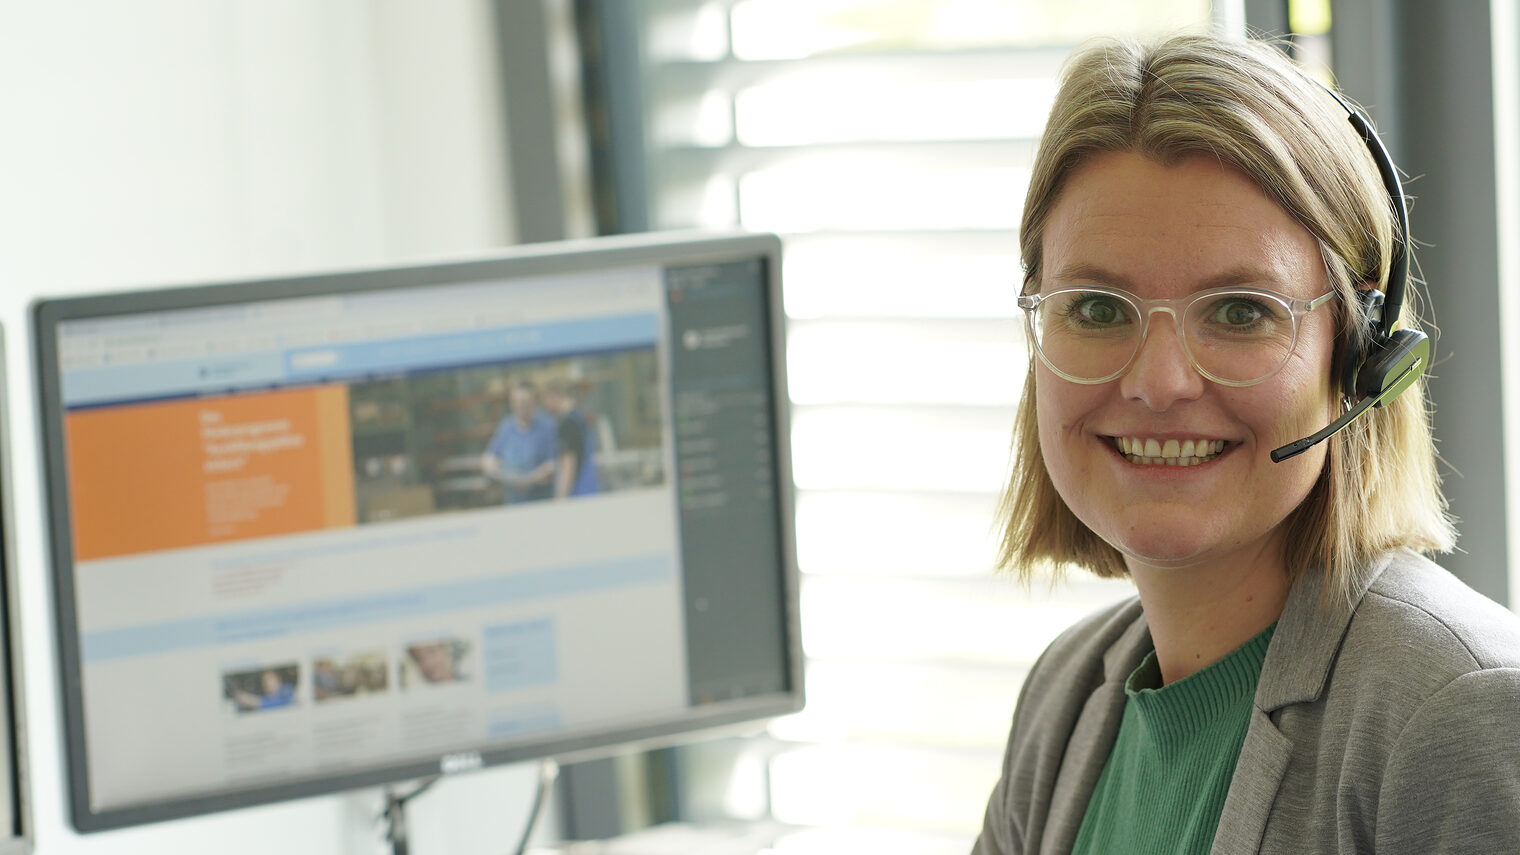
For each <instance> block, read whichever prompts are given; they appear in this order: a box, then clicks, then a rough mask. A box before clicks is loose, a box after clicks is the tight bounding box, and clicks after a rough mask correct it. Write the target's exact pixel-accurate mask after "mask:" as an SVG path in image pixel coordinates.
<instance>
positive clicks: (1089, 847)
mask: <svg viewBox="0 0 1520 855" xmlns="http://www.w3.org/2000/svg"><path fill="white" fill-rule="evenodd" d="M1275 627H1276V624H1273V625H1272V626H1269V627H1267V628H1266V629H1265V630H1264V631H1263V632H1262V633H1261V634H1260V635H1258V636H1256V637H1255V638H1253V639H1251V640H1250V641H1247V642H1246V643H1245V644H1243V645H1241V646H1240V647H1239V648H1237V649H1236V650H1235V651H1234V652H1232V653H1230V654H1229V655H1228V656H1226V657H1224V658H1223V659H1221V660H1219V661H1218V662H1215V663H1214V664H1213V665H1210V666H1209V667H1207V668H1205V669H1203V670H1202V671H1199V672H1197V673H1196V674H1193V675H1191V676H1189V677H1186V678H1183V679H1181V680H1178V681H1177V682H1175V683H1172V684H1171V685H1169V686H1162V685H1161V668H1160V666H1159V665H1158V664H1157V662H1156V652H1155V651H1154V650H1153V651H1151V653H1150V655H1149V656H1147V657H1145V661H1143V662H1141V663H1140V667H1138V668H1136V669H1135V671H1134V673H1132V674H1130V676H1129V680H1128V681H1127V682H1126V683H1125V686H1124V691H1125V694H1127V695H1128V696H1129V699H1128V700H1127V701H1126V702H1125V704H1124V720H1123V722H1122V723H1121V724H1120V725H1119V736H1118V739H1116V740H1115V741H1114V748H1113V751H1112V752H1110V753H1109V755H1108V763H1106V764H1105V765H1104V767H1103V774H1102V775H1101V776H1100V777H1099V778H1098V785H1097V787H1096V788H1094V790H1093V794H1092V799H1091V800H1090V801H1088V803H1087V814H1086V815H1085V816H1084V817H1083V818H1082V830H1081V831H1080V832H1079V833H1078V834H1077V842H1076V845H1075V846H1074V847H1072V855H1100V853H1102V855H1109V853H1115V852H1123V853H1126V855H1163V853H1164V855H1193V853H1199V855H1205V853H1207V852H1208V851H1209V847H1210V846H1211V845H1212V844H1213V842H1214V831H1215V830H1216V829H1217V828H1218V827H1219V814H1220V813H1221V812H1222V811H1223V810H1224V797H1225V794H1226V793H1227V792H1229V789H1230V777H1231V776H1232V775H1233V774H1234V773H1235V761H1236V760H1237V759H1239V757H1240V745H1241V743H1242V742H1244V741H1245V738H1246V725H1247V724H1249V723H1250V720H1251V700H1252V698H1253V697H1254V696H1255V694H1256V683H1257V680H1258V679H1260V677H1261V663H1262V660H1263V659H1264V658H1266V655H1267V644H1268V643H1269V642H1270V641H1271V640H1272V630H1273V629H1274V628H1275Z"/></svg>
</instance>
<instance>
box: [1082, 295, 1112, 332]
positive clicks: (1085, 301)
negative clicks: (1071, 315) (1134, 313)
mask: <svg viewBox="0 0 1520 855" xmlns="http://www.w3.org/2000/svg"><path fill="white" fill-rule="evenodd" d="M1072 310H1073V311H1074V312H1075V313H1076V314H1077V315H1079V316H1080V317H1081V318H1082V319H1083V320H1085V321H1088V322H1091V323H1094V324H1102V325H1105V326H1107V325H1109V324H1116V323H1119V322H1120V321H1123V320H1124V308H1123V306H1122V305H1121V304H1120V303H1119V301H1118V300H1117V299H1116V298H1114V297H1109V296H1106V295H1103V294H1089V295H1088V296H1086V297H1082V298H1080V299H1078V300H1077V302H1076V303H1075V304H1073V306H1072Z"/></svg>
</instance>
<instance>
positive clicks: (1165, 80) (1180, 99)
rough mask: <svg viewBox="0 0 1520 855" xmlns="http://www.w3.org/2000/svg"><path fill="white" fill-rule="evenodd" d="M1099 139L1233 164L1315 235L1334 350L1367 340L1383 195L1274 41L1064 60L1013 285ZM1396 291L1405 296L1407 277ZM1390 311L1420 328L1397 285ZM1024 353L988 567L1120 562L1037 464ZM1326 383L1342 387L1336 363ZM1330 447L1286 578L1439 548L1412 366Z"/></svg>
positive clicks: (1037, 253)
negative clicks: (1384, 400)
mask: <svg viewBox="0 0 1520 855" xmlns="http://www.w3.org/2000/svg"><path fill="white" fill-rule="evenodd" d="M1104 152H1132V153H1136V154H1141V155H1144V156H1146V157H1149V158H1152V159H1154V160H1155V161H1157V162H1159V163H1163V164H1168V165H1170V164H1175V163H1178V162H1180V161H1182V160H1184V159H1186V158H1189V157H1193V156H1197V155H1202V156H1206V157H1209V158H1211V159H1214V160H1216V161H1218V162H1219V163H1222V164H1224V165H1226V166H1229V167H1231V168H1233V169H1235V170H1237V171H1239V172H1240V173H1242V174H1243V175H1245V176H1246V177H1247V178H1249V179H1250V180H1251V181H1252V182H1253V183H1255V184H1256V185H1257V186H1258V187H1260V188H1261V189H1262V191H1264V192H1265V193H1266V194H1267V195H1268V196H1269V197H1271V198H1272V199H1273V200H1275V201H1276V202H1277V204H1279V205H1281V206H1282V208H1283V210H1285V211H1286V212H1287V213H1288V214H1289V215H1290V216H1292V217H1293V218H1294V219H1295V220H1297V221H1298V222H1299V223H1300V224H1302V225H1303V227H1304V228H1306V229H1308V231H1309V232H1310V234H1312V235H1313V236H1314V237H1315V239H1316V240H1317V241H1318V242H1319V246H1320V253H1321V255H1322V256H1323V258H1324V262H1325V266H1326V269H1327V271H1328V272H1329V279H1330V282H1331V284H1332V286H1333V287H1334V288H1335V290H1336V291H1337V292H1338V294H1339V296H1338V298H1337V299H1336V301H1335V305H1336V306H1337V310H1336V314H1337V333H1336V345H1335V359H1334V360H1333V362H1334V364H1335V365H1337V366H1338V365H1339V364H1340V362H1341V359H1342V354H1343V353H1344V352H1345V351H1346V349H1347V346H1348V344H1350V343H1352V342H1355V341H1361V342H1365V340H1366V337H1367V324H1366V322H1365V317H1364V313H1363V310H1362V309H1361V306H1360V303H1359V302H1358V301H1357V300H1356V299H1354V298H1353V292H1354V289H1355V288H1357V287H1359V286H1360V287H1366V285H1367V284H1368V283H1371V284H1373V285H1375V286H1376V287H1378V288H1380V289H1381V290H1383V291H1385V292H1386V291H1387V287H1386V282H1385V280H1386V278H1387V276H1388V272H1389V263H1390V259H1391V258H1392V253H1393V247H1394V241H1396V240H1398V239H1400V236H1399V235H1397V234H1396V231H1397V225H1396V222H1395V220H1394V216H1393V210H1392V207H1391V205H1390V201H1389V198H1388V193H1387V191H1386V190H1385V189H1384V187H1383V184H1382V180H1381V178H1380V177H1379V175H1378V172H1377V167H1376V165H1375V163H1374V162H1373V160H1372V157H1371V155H1370V154H1369V153H1368V150H1367V147H1366V144H1365V143H1364V142H1363V141H1362V139H1361V138H1360V137H1359V136H1358V135H1357V133H1356V132H1355V130H1354V129H1353V128H1352V127H1351V125H1350V123H1349V122H1348V121H1347V114H1346V110H1345V108H1343V107H1342V106H1341V105H1340V104H1338V103H1336V101H1335V99H1334V98H1332V97H1331V95H1330V93H1329V92H1328V91H1326V90H1325V88H1324V87H1323V86H1321V85H1320V84H1319V83H1317V82H1315V81H1314V80H1313V79H1312V78H1311V77H1309V76H1308V74H1307V73H1306V72H1304V71H1303V70H1302V69H1301V68H1299V67H1298V66H1297V65H1296V64H1295V63H1294V62H1293V61H1292V60H1290V59H1288V58H1287V57H1286V56H1285V55H1284V54H1282V53H1281V52H1280V51H1279V50H1278V49H1277V48H1275V47H1273V46H1272V45H1268V44H1264V43H1260V42H1252V41H1246V40H1226V39H1223V38H1219V37H1215V36H1207V35H1184V36H1176V37H1173V38H1170V39H1167V40H1165V41H1162V42H1159V43H1156V44H1154V45H1139V44H1135V43H1131V42H1118V41H1105V42H1102V43H1098V44H1095V45H1093V46H1090V47H1088V48H1086V49H1084V50H1082V51H1080V52H1079V53H1078V54H1077V55H1075V56H1074V57H1073V58H1072V59H1071V60H1069V61H1068V63H1067V65H1066V67H1065V69H1064V71H1063V74H1062V80H1061V86H1060V89H1059V92H1058V94H1057V96H1056V101H1055V107H1054V108H1053V109H1052V111H1051V114H1050V120H1049V122H1048V123H1047V124H1046V128H1045V134H1044V136H1043V138H1042V139H1041V140H1040V146H1039V151H1038V152H1037V154H1036V155H1035V161H1034V170H1033V175H1032V177H1031V180H1030V184H1029V193H1028V197H1027V199H1026V201H1025V205H1024V217H1023V223H1022V226H1021V230H1020V234H1019V242H1020V248H1021V252H1022V261H1023V265H1024V286H1023V288H1024V291H1025V293H1029V292H1033V291H1037V290H1039V287H1040V278H1041V275H1042V273H1043V270H1042V267H1041V262H1042V241H1043V238H1044V232H1045V224H1046V221H1047V219H1048V218H1049V216H1050V212H1051V209H1052V208H1053V207H1054V205H1055V203H1056V201H1057V199H1058V198H1059V197H1060V194H1061V190H1062V187H1063V185H1064V183H1065V181H1066V178H1067V176H1069V175H1070V174H1071V173H1072V171H1073V170H1074V169H1076V168H1077V167H1078V166H1079V165H1081V164H1082V163H1084V162H1085V161H1086V160H1088V159H1089V158H1091V157H1092V156H1094V155H1096V154H1100V153H1104ZM1406 294H1407V295H1408V296H1409V297H1413V296H1414V292H1413V289H1409V290H1408V291H1406ZM1399 325H1400V326H1401V327H1408V328H1414V327H1417V325H1418V310H1417V307H1416V306H1415V305H1414V303H1413V301H1412V300H1410V299H1406V300H1405V304H1404V307H1403V311H1402V313H1401V318H1400V324H1399ZM1034 364H1035V363H1034V356H1033V353H1032V352H1031V356H1030V362H1029V374H1028V378H1027V380H1026V382H1025V384H1024V392H1023V397H1022V399H1021V400H1020V403H1019V407H1018V413H1017V419H1016V422H1015V426H1014V439H1013V457H1014V460H1013V474H1012V478H1011V481H1010V483H1009V484H1008V487H1007V489H1006V490H1005V491H1004V493H1003V497H1002V501H1001V503H1000V506H999V520H1000V522H1001V523H1002V525H1003V536H1002V543H1001V547H1000V549H999V556H998V563H999V565H1000V566H1001V567H1003V568H1005V569H1010V570H1012V571H1014V572H1015V573H1017V574H1018V575H1019V576H1021V577H1022V578H1025V579H1029V578H1031V577H1032V576H1033V575H1034V574H1035V573H1037V572H1038V571H1040V570H1041V569H1046V568H1054V569H1056V570H1060V569H1063V568H1064V567H1066V566H1071V565H1075V566H1079V567H1085V568H1086V569H1088V570H1090V571H1092V572H1093V573H1095V574H1097V575H1099V576H1105V577H1117V576H1124V575H1127V573H1128V570H1127V569H1126V567H1125V564H1124V560H1123V557H1122V556H1121V555H1120V553H1119V551H1118V550H1116V549H1115V548H1114V547H1112V546H1110V545H1109V544H1108V543H1106V542H1105V541H1103V540H1102V539H1101V538H1100V537H1098V535H1096V534H1094V533H1093V532H1092V530H1091V529H1089V528H1088V527H1087V526H1086V525H1084V524H1083V523H1082V522H1081V521H1080V520H1078V519H1077V517H1076V515H1075V514H1073V513H1072V512H1071V510H1070V509H1069V508H1068V507H1067V506H1066V503H1065V502H1064V501H1063V500H1062V499H1061V497H1060V495H1059V494H1058V493H1057V492H1056V488H1055V485H1054V484H1053V483H1052V482H1051V479H1050V475H1049V473H1048V472H1047V471H1046V468H1045V462H1044V458H1043V457H1042V456H1041V452H1040V442H1039V429H1038V422H1037V418H1036V409H1035V407H1036V404H1035V397H1036V396H1035V393H1034V385H1035V381H1034ZM1332 370H1335V369H1334V368H1332ZM1334 381H1335V386H1336V388H1339V374H1338V373H1337V374H1336V376H1335V378H1334ZM1330 443H1331V444H1330V448H1329V453H1328V454H1327V455H1326V460H1325V466H1324V469H1323V471H1321V472H1320V475H1319V479H1318V481H1317V482H1316V483H1315V485H1314V487H1313V489H1312V490H1311V491H1310V493H1309V495H1308V497H1307V498H1305V499H1304V501H1303V503H1302V504H1300V505H1299V506H1298V508H1297V509H1295V510H1294V511H1293V512H1292V513H1291V514H1290V515H1289V516H1288V518H1287V519H1286V520H1285V521H1284V523H1283V524H1284V525H1286V526H1287V529H1286V534H1287V537H1286V538H1285V543H1286V554H1285V556H1284V557H1285V559H1286V561H1287V566H1288V570H1289V573H1290V574H1292V576H1293V578H1294V579H1296V578H1298V576H1300V575H1301V574H1303V573H1304V572H1305V571H1306V570H1308V569H1309V568H1314V567H1319V568H1323V569H1324V571H1325V580H1326V586H1327V593H1330V594H1332V595H1338V596H1339V597H1341V598H1344V597H1347V596H1349V595H1350V593H1351V591H1352V589H1353V588H1354V587H1355V585H1356V576H1357V574H1358V573H1359V572H1361V571H1362V570H1363V569H1364V568H1366V567H1367V566H1368V565H1369V563H1370V561H1371V559H1372V558H1373V557H1375V556H1376V555H1377V554H1379V553H1381V552H1384V551H1386V550H1389V549H1394V548H1398V547H1408V548H1412V549H1415V550H1419V551H1444V550H1448V549H1450V548H1451V546H1452V544H1453V542H1454V540H1455V532H1454V530H1453V528H1452V524H1451V520H1450V518H1449V517H1448V516H1447V513H1446V503H1445V500H1444V499H1443V498H1442V496H1441V492H1440V478H1439V476H1438V475H1437V472H1436V463H1435V449H1434V446H1433V444H1432V440H1431V433H1430V422H1429V414H1428V405H1427V402H1426V397H1425V386H1424V382H1423V379H1422V380H1421V381H1420V382H1419V383H1417V384H1416V385H1414V386H1412V387H1411V388H1410V389H1408V390H1407V391H1405V392H1404V393H1403V394H1402V395H1400V396H1399V397H1398V398H1397V399H1396V400H1394V401H1392V402H1390V403H1388V404H1386V405H1385V406H1383V407H1381V408H1374V409H1373V410H1371V411H1370V412H1368V413H1367V414H1366V415H1364V416H1363V417H1362V418H1361V419H1359V420H1358V421H1357V422H1356V423H1355V424H1354V425H1352V426H1351V427H1350V428H1348V429H1347V430H1344V431H1342V432H1341V433H1339V434H1337V435H1336V436H1335V437H1334V438H1333V439H1332V440H1330Z"/></svg>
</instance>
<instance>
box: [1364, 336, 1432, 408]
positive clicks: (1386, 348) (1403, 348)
mask: <svg viewBox="0 0 1520 855" xmlns="http://www.w3.org/2000/svg"><path fill="white" fill-rule="evenodd" d="M1429 365H1430V338H1429V337H1428V336H1426V335H1425V334H1424V333H1422V332H1420V331H1419V330H1398V331H1396V332H1395V333H1394V334H1393V335H1392V336H1389V338H1388V339H1387V340H1386V341H1383V342H1379V343H1378V345H1377V346H1376V347H1374V348H1373V350H1372V352H1371V353H1370V354H1368V356H1367V361H1366V362H1365V363H1363V364H1362V368H1361V371H1359V372H1357V376H1356V385H1357V395H1358V396H1359V397H1372V398H1376V400H1377V403H1376V404H1374V405H1373V406H1377V407H1381V406H1383V405H1384V404H1386V403H1388V402H1389V401H1392V400H1393V399H1394V398H1397V397H1398V396H1399V394H1400V393H1402V392H1403V391H1404V390H1405V389H1408V388H1409V387H1410V386H1411V385H1412V384H1413V383H1414V381H1416V380H1418V379H1419V378H1420V375H1422V374H1424V373H1425V369H1426V368H1427V367H1429Z"/></svg>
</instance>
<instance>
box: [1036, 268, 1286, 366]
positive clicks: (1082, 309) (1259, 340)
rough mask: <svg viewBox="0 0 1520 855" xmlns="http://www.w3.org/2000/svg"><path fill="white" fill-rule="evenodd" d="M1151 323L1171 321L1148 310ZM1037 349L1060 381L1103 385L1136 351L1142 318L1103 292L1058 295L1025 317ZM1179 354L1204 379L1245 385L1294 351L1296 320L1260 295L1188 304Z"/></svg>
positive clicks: (1115, 296) (1222, 296)
mask: <svg viewBox="0 0 1520 855" xmlns="http://www.w3.org/2000/svg"><path fill="white" fill-rule="evenodd" d="M1151 313H1152V315H1163V314H1170V312H1168V311H1167V310H1164V309H1152V310H1151ZM1031 321H1032V327H1033V330H1034V335H1035V344H1036V346H1037V347H1038V348H1039V349H1040V353H1041V355H1042V356H1043V357H1044V358H1045V359H1046V361H1047V362H1048V363H1049V365H1050V366H1051V367H1052V368H1054V369H1056V370H1057V371H1058V372H1059V373H1062V374H1066V375H1068V376H1070V377H1072V378H1074V379H1080V380H1106V379H1112V378H1113V377H1114V376H1116V375H1118V374H1119V373H1120V372H1122V371H1123V370H1124V369H1125V367H1127V366H1128V365H1129V363H1130V361H1131V360H1132V359H1133V358H1134V356H1135V354H1136V353H1137V352H1138V351H1139V349H1140V343H1141V338H1142V336H1141V331H1142V328H1143V326H1144V318H1143V316H1142V314H1141V309H1140V307H1139V306H1138V305H1136V304H1135V303H1133V302H1131V301H1130V300H1128V299H1126V298H1125V297H1123V296H1120V295H1118V294H1111V293H1107V292H1103V291H1082V290H1070V291H1058V292H1055V293H1053V294H1050V295H1048V297H1047V298H1046V299H1045V300H1043V301H1042V302H1040V304H1039V305H1038V306H1036V307H1035V309H1034V310H1033V315H1032V317H1031ZM1180 332H1181V333H1182V337H1183V343H1184V349H1185V350H1186V352H1187V355H1188V356H1189V357H1190V358H1191V360H1192V362H1193V364H1194V365H1195V366H1197V368H1198V369H1199V370H1200V371H1201V372H1202V373H1203V374H1204V375H1206V376H1209V377H1211V378H1213V379H1216V380H1222V381H1225V382H1230V383H1251V382H1255V381H1258V380H1262V379H1264V378H1266V377H1267V376H1269V375H1271V374H1272V373H1273V372H1275V371H1276V370H1277V369H1278V368H1280V367H1282V364H1283V363H1284V362H1285V361H1287V359H1288V354H1289V353H1291V352H1292V350H1293V341H1294V333H1295V329H1294V318H1293V312H1292V309H1291V308H1290V307H1289V306H1288V305H1287V304H1286V303H1284V302H1283V301H1281V300H1278V299H1276V298H1274V297H1272V296H1270V295H1266V294H1261V293H1259V292H1252V291H1242V292H1227V293H1216V294H1211V295H1209V296H1207V297H1204V298H1202V299H1198V300H1194V301H1193V302H1192V303H1191V304H1190V305H1189V306H1188V307H1187V309H1186V311H1185V312H1184V314H1183V317H1182V319H1181V329H1180Z"/></svg>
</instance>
